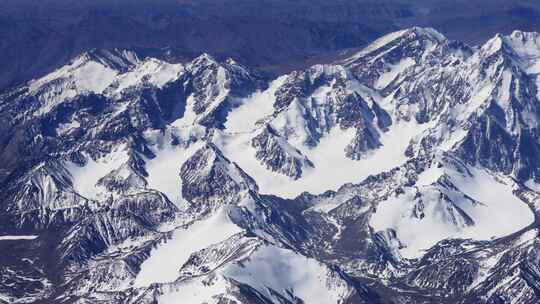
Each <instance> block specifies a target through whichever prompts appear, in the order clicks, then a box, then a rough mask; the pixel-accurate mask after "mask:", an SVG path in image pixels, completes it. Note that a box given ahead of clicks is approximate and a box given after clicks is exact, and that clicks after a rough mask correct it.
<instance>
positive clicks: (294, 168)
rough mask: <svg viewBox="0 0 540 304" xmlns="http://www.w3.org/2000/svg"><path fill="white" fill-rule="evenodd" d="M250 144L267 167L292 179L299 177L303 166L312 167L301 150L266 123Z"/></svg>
mask: <svg viewBox="0 0 540 304" xmlns="http://www.w3.org/2000/svg"><path fill="white" fill-rule="evenodd" d="M251 145H252V146H253V147H254V148H255V150H256V151H257V152H256V154H255V157H256V158H257V159H258V160H259V161H260V162H261V164H264V165H265V166H266V168H267V169H269V170H272V171H274V172H279V173H281V174H284V175H286V176H289V177H291V178H293V179H298V178H300V177H301V176H302V171H303V170H304V169H305V168H311V167H313V163H312V162H311V161H310V160H309V159H308V158H307V157H306V156H304V155H302V152H300V151H299V150H298V149H296V148H294V147H293V146H291V145H290V144H289V143H288V142H287V141H286V140H285V139H284V138H282V137H281V136H280V135H279V134H277V133H276V131H275V130H274V129H272V127H270V126H268V125H267V126H266V127H265V128H264V129H263V130H262V131H261V132H260V133H259V135H257V136H255V137H254V138H253V139H252V140H251Z"/></svg>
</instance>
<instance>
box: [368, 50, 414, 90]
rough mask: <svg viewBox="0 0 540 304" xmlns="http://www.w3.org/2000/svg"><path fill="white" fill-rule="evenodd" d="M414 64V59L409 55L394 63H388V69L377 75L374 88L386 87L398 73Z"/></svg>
mask: <svg viewBox="0 0 540 304" xmlns="http://www.w3.org/2000/svg"><path fill="white" fill-rule="evenodd" d="M415 64H416V61H414V58H410V57H407V58H404V59H402V60H401V61H400V62H398V63H396V64H388V65H387V69H388V70H387V71H386V72H385V73H383V74H381V75H380V76H379V78H378V79H377V81H376V82H375V88H376V89H384V88H386V87H387V86H388V85H389V84H390V83H391V82H392V81H393V80H394V79H396V77H397V76H398V75H399V74H401V73H403V71H405V70H406V69H407V68H409V67H411V66H413V65H415Z"/></svg>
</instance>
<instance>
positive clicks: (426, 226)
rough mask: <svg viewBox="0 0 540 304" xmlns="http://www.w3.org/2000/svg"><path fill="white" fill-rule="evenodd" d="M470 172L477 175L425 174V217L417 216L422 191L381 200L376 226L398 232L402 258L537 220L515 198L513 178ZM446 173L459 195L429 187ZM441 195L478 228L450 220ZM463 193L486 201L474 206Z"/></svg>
mask: <svg viewBox="0 0 540 304" xmlns="http://www.w3.org/2000/svg"><path fill="white" fill-rule="evenodd" d="M469 170H470V172H471V173H472V175H471V176H469V175H468V174H462V173H459V172H457V171H454V170H452V169H448V168H444V169H441V168H431V169H428V170H427V171H426V172H424V173H422V174H421V175H420V178H419V180H418V184H417V186H418V187H420V188H419V189H420V191H421V192H422V194H423V204H424V210H423V213H424V214H425V216H424V217H423V218H416V217H413V216H412V213H413V209H414V207H415V205H416V201H415V199H414V195H415V194H416V192H415V191H413V188H409V189H408V190H406V192H405V194H402V195H399V196H397V197H392V198H390V199H388V200H387V201H384V202H381V203H380V204H379V206H378V207H377V211H376V213H375V214H374V215H373V217H372V218H371V220H370V225H371V226H372V227H373V228H374V229H375V230H376V231H381V230H386V229H394V230H396V232H397V236H398V238H399V239H400V241H402V242H403V243H404V244H405V245H406V248H404V249H401V250H400V252H401V254H402V255H403V256H404V257H408V258H417V257H420V256H421V255H422V253H423V251H424V250H426V249H428V248H430V247H432V246H433V245H435V244H436V243H437V242H439V241H441V240H443V239H447V238H464V239H467V238H471V239H474V240H489V239H492V238H499V237H503V236H506V235H509V234H511V233H514V232H516V231H519V230H520V229H522V228H525V227H527V226H528V225H530V224H531V223H532V222H533V221H534V215H533V213H532V211H531V210H530V208H529V207H528V206H527V205H526V204H525V203H524V202H522V201H521V200H520V199H519V198H517V197H516V196H514V195H513V193H512V190H513V184H512V182H511V181H510V180H509V179H503V178H500V177H497V176H494V175H491V174H489V173H487V171H485V170H483V169H479V168H469ZM443 173H446V175H447V176H449V177H450V179H451V181H452V182H453V183H454V185H455V186H456V187H457V188H458V189H459V192H453V191H447V190H446V189H445V188H442V187H440V186H439V187H437V188H435V186H428V185H429V184H431V183H433V182H435V181H436V180H437V179H438V177H440V176H441V175H442V174H443ZM441 192H442V193H444V194H446V195H448V197H449V198H450V199H451V200H452V201H453V202H454V203H455V204H456V206H457V207H459V208H460V209H461V210H463V211H464V212H465V213H466V214H467V215H468V216H469V217H470V218H471V219H472V220H473V221H474V224H473V225H472V226H467V225H464V224H463V222H462V220H461V219H460V218H457V219H449V218H448V215H447V211H446V208H447V207H446V204H447V203H445V202H443V203H441V201H440V196H439V194H440V193H441ZM459 193H463V194H465V195H467V196H469V197H471V198H473V199H474V200H476V201H478V202H480V203H479V204H478V203H476V204H473V203H472V202H471V201H470V200H468V199H465V198H464V197H463V195H461V194H459Z"/></svg>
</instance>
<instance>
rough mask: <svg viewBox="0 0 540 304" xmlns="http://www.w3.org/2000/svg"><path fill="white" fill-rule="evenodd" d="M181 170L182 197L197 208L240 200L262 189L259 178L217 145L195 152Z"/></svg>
mask: <svg viewBox="0 0 540 304" xmlns="http://www.w3.org/2000/svg"><path fill="white" fill-rule="evenodd" d="M180 172H181V173H180V176H181V178H182V196H183V197H184V198H185V199H186V200H187V201H188V202H190V204H191V207H193V208H195V209H196V210H197V211H203V210H212V209H215V208H217V207H219V206H220V205H226V204H235V203H238V202H239V201H240V200H241V199H242V198H243V197H244V196H245V195H246V194H248V193H249V192H250V191H253V192H257V190H258V187H257V184H256V183H255V181H254V180H253V179H252V178H251V177H249V176H248V175H247V174H246V173H245V172H244V171H242V169H240V168H239V167H238V166H237V165H236V164H235V163H232V162H231V161H229V160H228V159H227V158H225V156H223V154H222V153H221V151H220V150H219V149H218V148H217V147H216V146H215V145H213V144H206V145H205V146H204V147H202V148H201V149H199V150H198V151H197V152H195V154H193V156H192V157H191V158H189V159H188V160H187V161H186V162H185V163H184V165H182V169H181V171H180Z"/></svg>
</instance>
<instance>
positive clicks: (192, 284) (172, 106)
mask: <svg viewBox="0 0 540 304" xmlns="http://www.w3.org/2000/svg"><path fill="white" fill-rule="evenodd" d="M539 87H540V34H537V33H524V32H518V31H516V32H514V33H512V34H511V35H509V36H502V35H497V36H496V37H494V38H493V39H491V40H489V41H488V42H487V43H486V44H484V45H482V46H479V47H471V46H467V45H465V44H463V43H460V42H456V41H450V40H448V39H446V38H445V37H444V36H443V35H441V34H440V33H438V32H436V31H435V30H433V29H427V28H411V29H407V30H403V31H399V32H395V33H391V34H388V35H386V36H384V37H381V38H380V39H378V40H376V41H375V42H373V43H372V44H371V45H369V46H368V47H366V48H365V49H363V50H361V51H360V52H358V53H356V54H354V55H353V56H351V57H350V58H347V59H345V60H342V61H339V62H334V63H333V64H324V65H315V66H312V67H311V68H309V69H306V70H301V71H295V72H292V73H290V74H287V75H283V76H281V77H278V78H277V79H274V80H270V81H269V80H267V79H264V78H263V77H261V76H260V75H259V74H258V73H257V72H256V71H255V70H253V69H250V68H249V67H245V66H242V65H240V64H238V63H237V62H235V61H234V60H233V59H228V60H225V61H219V60H216V59H214V58H213V57H212V56H210V55H208V54H203V55H201V56H199V57H198V58H196V59H194V60H193V61H192V62H187V63H169V62H166V61H163V60H160V59H156V58H142V57H140V56H139V55H137V54H136V53H134V52H132V51H127V50H109V51H105V50H96V51H92V52H89V53H85V54H82V55H80V56H79V57H77V58H75V59H73V60H72V61H71V62H70V63H69V64H68V65H66V66H63V67H61V68H59V69H57V70H55V71H53V72H52V73H50V74H48V75H46V76H44V77H43V78H40V79H34V80H31V81H29V82H28V83H27V84H26V85H24V86H20V87H16V88H12V89H10V90H7V91H5V92H3V93H2V94H1V95H0V122H2V123H0V143H1V145H0V187H1V190H2V193H3V194H2V201H1V204H0V248H1V250H2V253H3V256H2V257H1V258H0V265H1V266H2V267H0V303H3V302H6V303H32V302H38V303H250V304H251V303H264V304H268V303H280V304H283V303H306V304H307V303H536V302H539V301H540V296H539V295H540V259H539V258H538V257H539V256H540V254H539V252H540V243H539V240H540V238H538V228H537V216H538V215H539V214H540V213H539V212H540V124H539V123H540V117H539V115H540V94H539V93H538V91H539Z"/></svg>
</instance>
